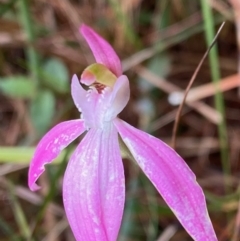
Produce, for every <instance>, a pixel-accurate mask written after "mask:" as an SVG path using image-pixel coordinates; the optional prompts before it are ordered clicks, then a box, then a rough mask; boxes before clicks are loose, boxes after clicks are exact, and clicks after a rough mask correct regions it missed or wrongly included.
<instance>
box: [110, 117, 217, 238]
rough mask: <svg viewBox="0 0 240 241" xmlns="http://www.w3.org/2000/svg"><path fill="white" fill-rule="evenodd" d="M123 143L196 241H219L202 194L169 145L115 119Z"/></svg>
mask: <svg viewBox="0 0 240 241" xmlns="http://www.w3.org/2000/svg"><path fill="white" fill-rule="evenodd" d="M114 123H115V126H116V127H117V129H118V131H119V133H120V135H121V137H122V139H123V141H124V143H125V144H126V145H127V147H128V148H129V150H130V151H131V153H132V155H133V156H134V158H135V159H136V161H137V162H138V164H139V166H140V167H141V168H142V170H143V171H144V173H145V174H146V175H147V177H148V178H149V179H150V180H151V182H152V183H153V184H154V186H155V187H156V188H157V190H158V191H159V193H160V194H161V195H162V197H163V198H164V200H165V201H166V203H167V204H168V205H169V207H170V208H171V209H172V211H173V212H174V214H175V215H176V216H177V218H178V219H179V221H180V222H181V223H182V225H183V227H184V228H185V229H186V231H187V232H188V233H189V234H190V235H191V236H192V238H193V239H194V240H196V241H217V238H216V235H215V232H214V230H213V227H212V223H211V221H210V218H209V215H208V212H207V207H206V201H205V197H204V194H203V191H202V189H201V187H200V186H199V184H198V183H197V182H196V177H195V175H194V174H193V172H192V171H191V170H190V168H189V167H188V166H187V165H186V163H185V162H184V160H183V159H182V158H181V157H180V156H179V155H178V154H177V153H176V152H175V151H174V150H173V149H171V148H170V147H169V146H168V145H167V144H165V143H164V142H162V141H160V140H159V139H157V138H155V137H153V136H151V135H149V134H147V133H145V132H143V131H140V130H138V129H136V128H134V127H132V126H130V125H129V124H127V123H126V122H124V121H122V120H120V119H116V120H115V122H114Z"/></svg>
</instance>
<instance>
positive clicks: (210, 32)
mask: <svg viewBox="0 0 240 241" xmlns="http://www.w3.org/2000/svg"><path fill="white" fill-rule="evenodd" d="M201 6H202V14H203V18H204V26H205V37H206V42H207V44H208V45H210V44H211V42H212V40H213V38H214V35H215V31H214V20H213V13H212V11H211V8H210V6H209V4H208V1H207V0H201ZM209 63H210V69H211V78H212V81H213V83H214V84H215V87H216V94H215V96H214V102H215V107H216V109H217V110H218V111H219V112H220V113H221V115H222V121H221V123H220V124H219V125H218V135H219V139H220V148H221V150H220V151H221V162H222V168H223V172H224V176H225V177H226V176H228V175H230V172H231V170H230V168H231V167H230V164H229V160H228V145H227V144H228V143H227V126H226V121H225V107H224V99H223V95H222V93H221V92H220V91H219V85H218V84H219V80H220V79H221V76H220V68H219V61H218V52H217V46H216V45H215V46H214V47H213V48H212V50H211V51H210V53H209ZM225 185H227V184H226V182H225ZM226 191H227V187H226Z"/></svg>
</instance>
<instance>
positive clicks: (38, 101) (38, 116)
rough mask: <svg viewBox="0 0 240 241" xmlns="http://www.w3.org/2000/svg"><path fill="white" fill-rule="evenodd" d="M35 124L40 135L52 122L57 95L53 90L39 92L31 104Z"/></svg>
mask: <svg viewBox="0 0 240 241" xmlns="http://www.w3.org/2000/svg"><path fill="white" fill-rule="evenodd" d="M30 113H31V118H32V121H33V125H34V127H35V129H36V131H37V133H38V134H39V135H42V134H44V133H45V132H46V131H47V130H48V128H49V127H50V125H51V123H52V119H53V116H54V114H55V97H54V95H53V93H52V92H51V91H48V90H44V91H41V92H39V94H38V95H37V97H36V98H35V99H34V100H33V102H32V104H31V106H30Z"/></svg>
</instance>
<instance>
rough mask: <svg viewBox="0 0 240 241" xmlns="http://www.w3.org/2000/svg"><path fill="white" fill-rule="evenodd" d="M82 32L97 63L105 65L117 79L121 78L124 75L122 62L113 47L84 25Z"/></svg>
mask: <svg viewBox="0 0 240 241" xmlns="http://www.w3.org/2000/svg"><path fill="white" fill-rule="evenodd" d="M80 32H81V34H82V35H83V37H84V38H85V39H86V41H87V43H88V45H89V47H90V48H91V50H92V52H93V55H94V57H95V59H96V61H97V63H100V64H104V65H105V66H106V67H108V68H109V69H110V70H111V71H112V72H113V73H114V74H115V75H116V76H117V77H118V76H120V75H121V74H122V66H121V61H120V59H119V57H118V56H117V54H116V52H115V51H114V49H113V48H112V46H111V45H110V44H109V43H108V42H107V41H106V40H105V39H103V38H102V37H101V36H99V35H98V34H97V33H96V32H94V31H93V30H92V29H91V28H90V27H88V26H86V25H84V24H83V25H82V26H81V28H80Z"/></svg>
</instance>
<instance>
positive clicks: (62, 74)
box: [41, 58, 69, 93]
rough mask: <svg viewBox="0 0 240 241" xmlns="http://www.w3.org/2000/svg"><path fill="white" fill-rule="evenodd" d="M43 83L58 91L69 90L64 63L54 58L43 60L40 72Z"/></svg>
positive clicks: (64, 91) (67, 75)
mask: <svg viewBox="0 0 240 241" xmlns="http://www.w3.org/2000/svg"><path fill="white" fill-rule="evenodd" d="M41 75H42V78H43V83H44V84H45V85H47V86H48V87H50V88H51V89H53V90H54V91H56V92H58V93H66V92H68V91H69V73H68V70H67V68H66V66H65V64H64V63H63V62H62V61H61V60H60V59H56V58H52V59H49V60H47V61H46V62H45V64H44V65H43V67H42V72H41Z"/></svg>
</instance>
